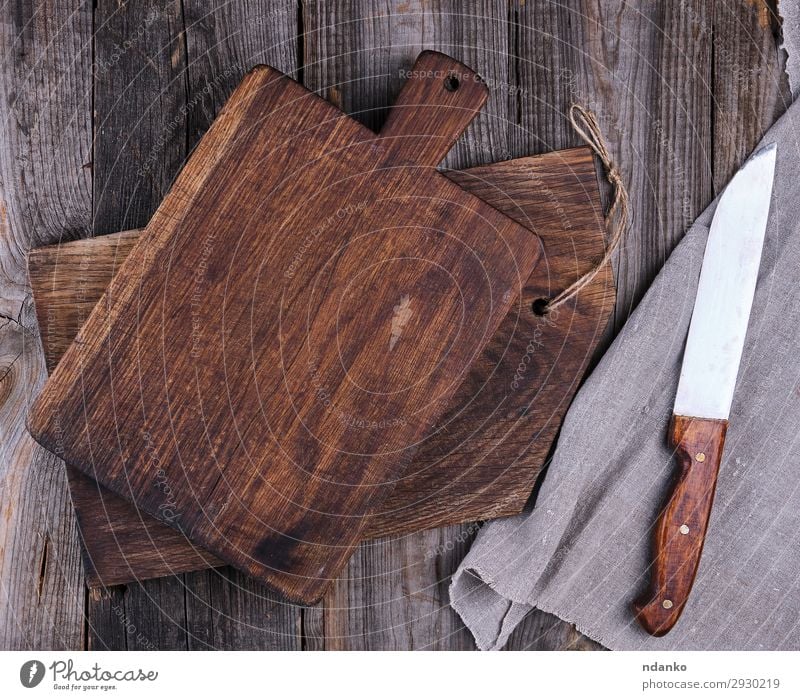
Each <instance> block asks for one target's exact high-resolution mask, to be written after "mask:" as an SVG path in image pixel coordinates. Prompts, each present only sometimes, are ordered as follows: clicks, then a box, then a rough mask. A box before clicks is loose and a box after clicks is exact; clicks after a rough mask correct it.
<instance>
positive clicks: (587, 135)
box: [547, 104, 630, 311]
mask: <svg viewBox="0 0 800 700" xmlns="http://www.w3.org/2000/svg"><path fill="white" fill-rule="evenodd" d="M569 122H570V124H572V128H573V129H575V131H576V133H577V134H578V135H579V136H580V137H581V138H582V139H583V140H584V142H585V143H586V145H587V146H589V148H591V149H592V151H593V152H594V153H595V154H596V155H597V157H598V158H600V162H601V163H602V164H603V169H604V170H605V175H606V179H607V180H608V182H609V183H610V184H611V187H612V190H613V200H612V202H611V206H610V207H609V209H608V211H607V212H606V214H605V217H604V221H605V225H606V229H607V230H608V231H610V233H611V239H610V240H609V242H608V245H607V246H606V252H605V255H603V257H602V259H601V260H600V261H598V262H597V264H596V265H595V266H594V267H593V268H592V269H591V270H590V271H589V272H587V273H586V274H585V275H583V276H581V277H579V278H578V279H577V280H575V282H573V283H572V284H571V285H570V286H569V287H567V288H566V289H565V290H564V291H563V292H561V293H560V294H558V295H556V296H555V297H554V298H553V299H552V300H551V301H550V302H549V303H548V304H547V310H548V311H552V310H554V309H556V308H558V307H559V306H561V305H562V304H564V303H565V302H567V301H569V300H570V299H572V298H573V297H574V296H576V295H577V294H578V293H579V292H580V291H581V290H582V289H583V288H584V287H585V286H586V285H588V284H589V283H590V282H591V281H592V280H593V279H594V278H595V276H596V275H597V273H598V272H600V270H602V269H603V268H604V267H605V266H606V264H607V263H608V261H609V260H611V257H612V256H613V255H614V253H615V252H616V250H617V248H618V247H619V244H620V242H621V241H622V237H623V235H624V233H625V231H626V230H627V228H628V217H629V214H630V199H629V198H628V191H627V190H626V189H625V183H624V182H623V181H622V174H621V173H620V171H619V168H617V166H616V165H615V164H614V161H613V160H612V158H611V153H610V152H609V150H608V145H607V144H606V141H605V139H604V138H603V132H602V131H601V130H600V124H599V123H598V122H597V116H596V115H595V114H594V112H592V111H591V110H589V109H586V108H585V107H581V106H580V105H577V104H573V105H571V106H570V108H569Z"/></svg>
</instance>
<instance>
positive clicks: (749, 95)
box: [698, 2, 792, 191]
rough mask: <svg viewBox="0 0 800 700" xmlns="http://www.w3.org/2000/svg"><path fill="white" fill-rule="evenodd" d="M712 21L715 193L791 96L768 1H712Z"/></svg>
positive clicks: (776, 23)
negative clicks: (713, 2) (713, 38)
mask: <svg viewBox="0 0 800 700" xmlns="http://www.w3.org/2000/svg"><path fill="white" fill-rule="evenodd" d="M698 21H700V18H699V20H698ZM713 22H714V37H715V40H714V61H713V76H714V77H713V81H712V84H711V89H712V90H713V98H714V99H713V126H714V149H713V153H714V158H713V170H714V189H715V191H720V190H721V189H722V188H723V187H725V185H726V183H727V182H728V181H729V180H730V178H731V176H732V175H733V174H734V173H735V172H736V170H737V169H738V168H739V166H740V165H741V164H742V163H743V162H744V160H745V158H746V157H747V156H748V154H749V153H750V152H751V151H752V150H753V148H754V147H755V146H756V144H757V143H758V141H759V139H760V138H761V136H762V135H763V134H764V132H765V131H766V130H767V129H768V128H769V127H770V125H771V124H772V123H773V122H774V121H775V120H776V119H777V118H778V117H779V116H780V115H781V114H783V112H785V111H786V108H787V107H788V106H789V104H790V103H791V101H792V100H791V93H790V91H789V81H788V77H787V75H786V72H785V59H786V56H785V54H783V52H780V51H778V50H777V46H778V42H779V36H780V19H779V17H778V15H777V14H776V12H775V4H774V3H726V2H717V3H716V4H715V6H714V16H713Z"/></svg>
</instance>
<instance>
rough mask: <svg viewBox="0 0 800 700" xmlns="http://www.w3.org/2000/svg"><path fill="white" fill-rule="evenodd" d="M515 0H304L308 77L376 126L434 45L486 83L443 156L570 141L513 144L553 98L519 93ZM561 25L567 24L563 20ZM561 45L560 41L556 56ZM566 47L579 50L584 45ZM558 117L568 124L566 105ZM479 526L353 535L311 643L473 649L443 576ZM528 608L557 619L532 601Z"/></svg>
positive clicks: (494, 157) (311, 625)
mask: <svg viewBox="0 0 800 700" xmlns="http://www.w3.org/2000/svg"><path fill="white" fill-rule="evenodd" d="M527 4H528V5H530V4H536V5H547V4H549V3H538V2H537V3H530V2H529V3H527ZM519 6H520V3H516V2H514V3H506V2H496V1H494V0H477V1H470V2H458V1H455V0H453V1H447V0H445V1H442V2H436V3H422V2H407V3H402V4H396V3H389V2H366V1H362V0H353V1H350V2H343V3H308V4H305V5H304V8H303V27H304V29H305V30H306V31H305V40H304V55H305V63H306V67H305V70H304V75H305V78H304V79H305V82H306V84H307V85H308V87H309V88H311V89H313V90H315V91H317V92H318V93H320V94H322V95H325V96H327V97H329V99H331V100H334V101H337V103H338V104H340V105H341V106H342V108H343V109H345V110H346V111H348V112H349V113H352V114H353V115H354V116H355V117H356V118H358V119H360V120H361V121H362V122H364V123H365V124H367V125H368V126H370V127H371V128H373V129H377V128H379V127H380V125H381V124H382V120H383V118H384V117H385V113H386V110H387V107H388V105H389V104H391V102H392V99H393V98H394V96H395V95H396V94H397V91H398V90H399V87H400V84H401V82H402V77H401V71H402V70H407V69H409V68H410V67H411V64H412V62H413V58H414V56H415V55H416V52H417V51H418V50H420V49H421V48H426V47H432V48H438V49H440V50H443V51H446V52H447V53H449V54H451V55H453V56H455V57H456V58H459V59H460V60H462V61H464V62H465V63H467V64H468V65H469V66H471V67H473V68H474V69H475V70H477V71H478V72H479V73H480V74H481V76H482V77H483V78H484V79H485V80H486V83H487V85H489V87H490V92H491V95H490V98H489V100H488V102H487V105H486V107H485V108H484V110H483V111H482V112H481V114H480V115H479V116H478V118H476V119H475V121H474V122H473V123H472V125H471V126H470V128H469V129H468V130H467V132H466V133H465V135H464V137H463V138H462V139H460V140H459V142H458V143H457V144H456V147H455V148H454V149H453V151H451V153H450V155H449V156H448V158H447V159H446V160H445V165H446V166H449V167H451V168H463V167H466V166H469V165H477V164H480V163H491V162H495V161H502V160H506V159H509V158H511V157H514V156H526V155H529V154H531V153H539V152H544V151H548V150H550V149H551V148H559V147H563V146H564V145H574V144H576V143H577V140H572V141H569V142H567V141H565V142H563V143H560V144H553V145H552V146H551V145H547V144H541V143H538V144H536V143H535V142H534V145H533V147H532V146H531V144H530V143H527V142H526V143H518V142H517V143H512V141H513V137H514V134H513V124H514V122H515V120H517V119H518V115H519V112H520V109H522V108H523V106H524V109H531V110H534V113H535V117H534V123H535V128H536V129H538V128H540V125H541V123H543V120H544V118H545V117H544V115H545V113H546V111H547V110H548V109H550V108H551V107H550V106H549V105H545V104H544V103H543V102H542V101H540V100H539V99H538V98H537V94H538V93H537V92H536V91H532V90H531V89H530V88H528V91H527V93H524V94H523V92H522V91H523V90H525V89H526V86H523V85H521V83H520V81H519V79H518V77H517V76H518V61H517V59H516V54H515V52H514V51H513V50H512V47H513V46H514V45H515V42H516V43H517V44H518V43H519V41H520V35H521V34H523V35H528V37H527V39H526V40H529V41H530V42H534V41H539V40H541V38H542V32H541V31H540V30H539V29H538V28H537V27H536V26H535V25H534V26H531V27H522V28H521V27H519V26H516V25H515V24H514V22H513V18H514V13H515V11H516V10H517V8H518V7H519ZM566 28H567V25H566V23H565V25H564V27H562V29H565V30H566ZM565 50H568V49H567V47H566V46H564V45H563V44H562V45H559V46H558V55H560V54H561V52H563V51H565ZM574 50H575V52H576V53H580V52H581V51H582V50H583V48H582V47H580V46H577V47H575V48H574ZM544 60H548V61H549V60H558V56H545V57H544ZM523 100H524V102H523ZM562 110H563V108H562ZM560 124H561V129H562V132H563V134H565V135H566V134H568V133H569V127H568V125H567V122H566V119H565V118H564V117H563V115H562V116H561V118H560ZM533 133H534V134H535V130H534V132H533ZM571 138H574V137H571ZM477 530H478V528H477V526H476V525H474V524H466V525H464V526H456V527H449V528H446V529H444V530H441V531H439V532H437V533H427V532H426V533H419V534H413V535H405V536H403V537H402V538H401V539H400V540H398V539H396V538H392V539H390V538H384V539H381V540H378V541H375V542H371V543H369V544H364V545H362V546H361V549H360V551H359V553H358V555H357V556H354V557H353V558H352V559H351V561H350V563H349V564H348V567H347V569H346V572H345V574H344V575H343V576H342V577H341V578H340V579H339V580H337V582H336V583H335V584H334V586H333V588H332V589H331V591H330V592H329V594H328V595H327V596H326V598H325V601H324V603H323V604H322V605H320V606H318V607H317V608H314V609H312V610H309V611H306V613H305V614H304V619H305V620H306V625H305V629H307V630H312V631H314V635H315V636H314V637H313V641H314V648H333V649H342V648H343V649H384V648H390V649H402V648H412V649H413V648H426V649H437V648H452V649H471V648H474V641H473V639H472V637H471V635H470V633H469V631H468V630H466V629H465V628H464V625H463V623H462V622H461V620H460V619H459V618H458V616H457V615H456V614H455V613H454V612H453V610H452V609H451V608H450V607H449V605H448V598H447V583H448V582H449V578H450V575H451V574H452V573H453V571H455V568H456V567H457V565H458V562H459V561H460V555H461V556H463V554H464V553H466V551H467V550H468V548H469V545H470V543H471V542H472V539H473V538H474V536H475V534H476V533H477ZM432 539H433V540H434V542H435V544H434V545H433V546H432V545H431V540H432ZM414 551H415V552H417V554H416V558H415V561H417V562H418V563H417V565H411V564H410V562H409V555H408V552H414ZM423 553H424V554H423ZM420 558H423V559H424V561H422V562H419V560H420ZM533 616H540V619H541V620H543V621H546V622H547V624H551V625H556V626H558V625H559V624H561V623H559V622H558V621H557V620H556V618H553V617H552V616H549V615H545V614H543V613H538V611H537V612H534V613H533ZM565 626H566V627H567V628H568V627H569V625H565Z"/></svg>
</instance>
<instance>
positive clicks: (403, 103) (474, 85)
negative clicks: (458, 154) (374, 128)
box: [380, 51, 489, 167]
mask: <svg viewBox="0 0 800 700" xmlns="http://www.w3.org/2000/svg"><path fill="white" fill-rule="evenodd" d="M405 77H406V78H407V80H406V83H405V85H403V89H402V90H401V91H400V95H399V97H398V98H397V101H396V102H395V104H394V106H393V107H392V109H391V111H390V112H389V118H388V119H387V120H386V124H385V125H384V127H383V129H381V132H380V139H381V141H382V143H383V144H384V145H385V146H386V147H387V148H388V149H391V150H390V153H391V156H390V159H391V160H394V161H395V162H396V161H397V160H402V161H406V162H409V163H413V164H415V165H425V166H430V167H436V166H437V165H438V164H439V163H440V162H441V161H442V159H443V158H444V157H445V156H446V155H447V153H448V151H449V150H450V149H451V148H452V147H453V144H454V143H455V142H456V139H457V138H458V137H459V136H461V134H462V133H463V132H464V130H465V129H466V128H467V127H468V126H469V124H470V122H471V121H472V120H473V119H474V118H475V115H476V114H477V113H478V112H479V111H480V109H481V107H483V105H484V103H485V102H486V100H487V99H488V97H489V89H488V88H487V87H486V84H485V83H484V82H483V80H481V78H480V76H479V75H478V74H477V73H475V72H474V71H472V70H470V69H469V68H467V67H466V66H465V65H464V64H463V63H460V62H458V61H456V60H455V59H452V58H450V57H449V56H445V55H444V54H443V53H439V52H438V51H423V52H422V53H421V54H420V55H419V56H418V57H417V60H416V62H415V63H414V67H413V68H412V69H411V70H410V71H406V74H405Z"/></svg>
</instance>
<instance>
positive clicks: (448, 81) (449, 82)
mask: <svg viewBox="0 0 800 700" xmlns="http://www.w3.org/2000/svg"><path fill="white" fill-rule="evenodd" d="M459 85H461V83H459V82H458V78H456V76H454V75H448V76H447V77H446V78H445V79H444V89H445V90H447V92H455V91H456V90H458V86H459Z"/></svg>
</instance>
